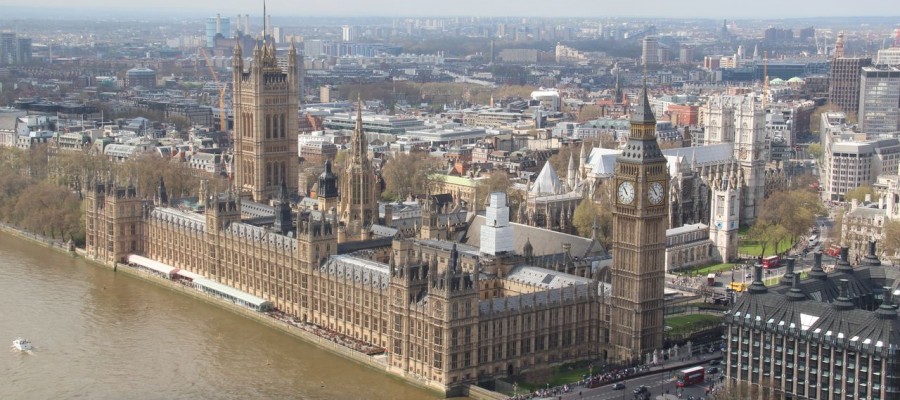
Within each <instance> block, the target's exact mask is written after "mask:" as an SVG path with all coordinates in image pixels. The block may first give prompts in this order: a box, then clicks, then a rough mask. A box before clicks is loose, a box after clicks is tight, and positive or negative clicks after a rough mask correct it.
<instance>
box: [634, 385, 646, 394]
mask: <svg viewBox="0 0 900 400" xmlns="http://www.w3.org/2000/svg"><path fill="white" fill-rule="evenodd" d="M646 391H648V389H647V386H645V385H641V386H638V387H636V388H634V390H633V392H634V394H641V393H644V392H646Z"/></svg>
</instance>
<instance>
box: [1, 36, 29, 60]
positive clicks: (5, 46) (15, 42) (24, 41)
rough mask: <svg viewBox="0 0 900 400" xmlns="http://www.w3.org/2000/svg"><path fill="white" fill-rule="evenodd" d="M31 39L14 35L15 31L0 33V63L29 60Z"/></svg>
mask: <svg viewBox="0 0 900 400" xmlns="http://www.w3.org/2000/svg"><path fill="white" fill-rule="evenodd" d="M31 55H32V50H31V39H30V38H23V37H16V33H15V32H2V33H0V65H12V64H19V65H21V64H28V63H30V62H31Z"/></svg>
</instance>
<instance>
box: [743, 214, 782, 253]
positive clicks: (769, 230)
mask: <svg viewBox="0 0 900 400" xmlns="http://www.w3.org/2000/svg"><path fill="white" fill-rule="evenodd" d="M776 228H777V225H775V224H772V223H770V222H768V221H765V220H763V219H762V218H758V219H757V220H756V223H754V224H753V226H751V227H750V231H749V232H747V238H748V239H751V240H754V241H756V243H757V244H758V245H759V248H760V250H759V254H758V255H759V256H762V255H764V254H766V249H767V248H768V247H769V245H770V244H772V243H773V242H774V240H775V236H776V233H777V232H776Z"/></svg>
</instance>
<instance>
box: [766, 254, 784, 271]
mask: <svg viewBox="0 0 900 400" xmlns="http://www.w3.org/2000/svg"><path fill="white" fill-rule="evenodd" d="M779 264H781V259H780V258H779V257H778V256H771V257H766V258H763V260H762V265H763V268H765V269H769V268H778V266H779Z"/></svg>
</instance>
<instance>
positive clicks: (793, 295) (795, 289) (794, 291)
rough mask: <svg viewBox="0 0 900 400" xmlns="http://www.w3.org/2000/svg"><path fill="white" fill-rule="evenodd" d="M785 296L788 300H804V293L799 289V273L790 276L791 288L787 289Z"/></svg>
mask: <svg viewBox="0 0 900 400" xmlns="http://www.w3.org/2000/svg"><path fill="white" fill-rule="evenodd" d="M787 298H788V300H790V301H800V300H806V294H804V293H803V290H802V289H800V274H794V275H793V276H792V282H791V290H788V293H787Z"/></svg>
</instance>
